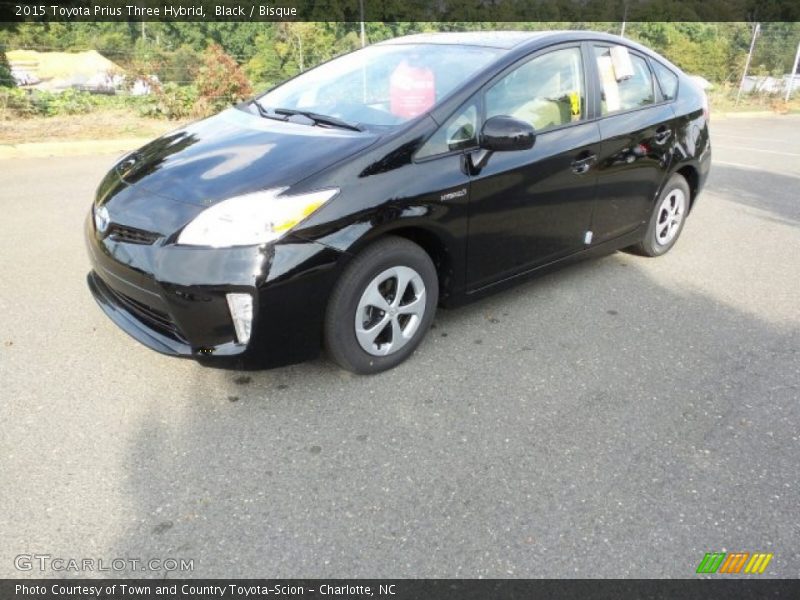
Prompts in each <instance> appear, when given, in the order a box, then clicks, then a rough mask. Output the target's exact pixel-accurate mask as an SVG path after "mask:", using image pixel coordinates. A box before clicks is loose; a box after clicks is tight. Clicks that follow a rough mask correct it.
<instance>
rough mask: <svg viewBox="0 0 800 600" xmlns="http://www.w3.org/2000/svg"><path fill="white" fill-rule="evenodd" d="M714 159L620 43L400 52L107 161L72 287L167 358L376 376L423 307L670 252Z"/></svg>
mask: <svg viewBox="0 0 800 600" xmlns="http://www.w3.org/2000/svg"><path fill="white" fill-rule="evenodd" d="M710 158H711V146H710V141H709V132H708V108H707V104H706V98H705V95H704V93H703V92H702V91H701V90H699V89H698V88H696V87H695V86H694V84H693V83H692V81H691V80H690V79H689V78H688V77H687V76H686V75H685V74H684V73H682V72H681V71H680V70H679V69H678V68H677V67H675V65H673V64H671V63H670V62H669V61H667V60H666V59H664V58H663V57H661V56H659V55H657V54H655V53H653V52H652V51H650V50H648V49H647V48H644V47H642V46H640V45H637V44H635V43H633V42H631V41H630V40H627V39H623V38H619V37H616V36H611V35H606V34H599V33H589V32H544V33H523V32H496V33H451V34H425V35H414V36H409V37H404V38H399V39H394V40H391V41H388V42H383V43H380V44H376V45H373V46H369V47H367V48H364V49H362V50H359V51H356V52H353V53H350V54H347V55H345V56H341V57H339V58H336V59H334V60H331V61H330V62H327V63H325V64H323V65H321V66H319V67H317V68H315V69H312V70H310V71H307V72H305V73H303V74H301V75H298V76H297V77H295V78H293V79H291V80H289V81H287V82H285V83H283V84H281V85H278V86H277V87H275V88H273V89H271V90H269V91H268V92H266V93H265V94H263V95H261V96H259V97H257V98H255V99H253V100H252V101H249V102H244V103H242V104H240V105H238V106H235V107H232V108H230V109H228V110H225V111H223V112H222V113H220V114H218V115H216V116H213V117H211V118H208V119H205V120H202V121H199V122H196V123H194V124H191V125H188V126H186V127H183V128H182V129H179V130H177V131H174V132H172V133H169V134H167V135H165V136H163V137H161V138H159V139H157V140H155V141H153V142H151V143H149V144H147V145H145V146H143V147H142V148H140V149H139V150H136V151H135V152H132V153H130V154H128V155H127V156H125V157H123V158H122V159H121V160H120V161H119V162H118V164H116V165H115V166H114V168H113V169H112V170H111V171H110V172H109V173H108V174H107V175H106V177H105V178H104V179H103V181H102V182H101V184H100V186H99V188H98V190H97V194H96V198H95V200H94V203H93V206H92V209H91V214H90V215H89V218H88V219H87V221H86V231H85V233H86V241H87V245H88V248H89V255H90V257H91V262H92V270H91V272H90V273H89V276H88V283H89V287H90V289H91V291H92V293H93V295H94V297H95V298H96V299H97V301H98V303H99V305H100V307H101V308H102V309H103V310H104V311H105V313H106V314H107V315H108V316H109V317H110V318H111V319H112V320H113V321H114V322H115V323H116V324H117V325H119V326H120V327H121V328H122V329H124V330H125V331H126V332H128V333H129V334H130V335H132V336H133V337H134V338H136V339H137V340H139V341H140V342H142V343H144V344H145V345H147V346H149V347H150V348H153V349H154V350H158V351H160V352H164V353H166V354H171V355H179V356H191V357H196V358H203V359H204V360H205V361H210V362H214V361H220V362H225V359H224V357H228V358H229V359H230V357H237V360H241V361H242V363H244V361H245V360H246V361H248V362H249V363H251V364H256V365H258V364H263V365H274V364H281V363H289V362H295V361H298V360H303V359H306V358H310V357H312V356H314V355H315V354H316V353H318V351H319V350H320V349H321V348H323V347H324V348H326V349H327V351H328V354H329V355H330V357H331V358H332V359H333V360H334V361H336V362H337V363H338V364H339V365H341V366H342V367H344V368H346V369H350V370H352V371H355V372H358V373H375V372H378V371H382V370H384V369H388V368H391V367H393V366H395V365H397V364H398V363H400V362H401V361H403V360H405V359H406V358H407V357H408V356H409V355H410V354H411V353H412V352H413V351H414V349H415V348H416V347H417V346H418V345H419V344H420V342H421V341H422V339H423V337H424V336H425V333H426V332H427V330H428V328H429V327H430V325H431V321H432V320H433V317H434V313H435V311H436V308H437V306H456V305H458V304H461V303H464V302H466V301H469V300H471V299H474V298H478V297H480V296H482V295H484V294H486V293H489V292H491V291H493V290H496V289H499V288H501V287H503V286H506V285H509V284H512V283H514V282H517V281H520V280H522V279H524V278H526V277H529V276H531V275H535V274H539V273H542V272H544V271H546V270H549V269H551V268H553V267H556V266H560V265H564V264H567V263H568V262H570V261H574V260H577V259H581V258H585V257H587V256H592V255H599V254H603V253H609V252H613V251H615V250H618V249H623V248H625V249H632V250H634V251H636V252H639V253H641V254H644V255H647V256H658V255H661V254H664V253H665V252H667V251H668V250H669V249H670V248H672V246H673V245H674V244H675V243H676V241H677V239H678V237H679V235H680V233H681V230H682V228H683V226H684V224H685V222H686V218H687V216H688V215H689V213H690V211H691V209H692V207H693V205H694V204H695V203H696V201H697V196H698V194H699V192H700V190H701V189H702V187H703V183H704V182H705V180H706V176H707V174H708V171H709V166H710ZM532 333H533V332H532Z"/></svg>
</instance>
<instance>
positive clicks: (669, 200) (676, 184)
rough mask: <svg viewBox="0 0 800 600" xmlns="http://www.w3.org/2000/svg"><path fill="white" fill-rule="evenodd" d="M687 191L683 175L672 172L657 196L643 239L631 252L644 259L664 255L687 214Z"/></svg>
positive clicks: (674, 240)
mask: <svg viewBox="0 0 800 600" xmlns="http://www.w3.org/2000/svg"><path fill="white" fill-rule="evenodd" d="M690 198H691V192H690V190H689V184H688V183H687V182H686V179H684V177H683V175H680V174H678V173H675V174H674V175H673V176H672V177H670V178H669V180H668V181H667V184H666V185H665V186H664V189H663V190H662V192H661V195H660V196H659V197H658V202H656V206H655V210H654V211H653V214H652V215H651V216H650V223H649V224H648V226H647V232H646V233H645V236H644V239H643V240H642V241H641V242H639V243H638V244H636V245H635V246H632V247H631V250H633V251H634V252H636V253H637V254H643V255H644V256H661V255H662V254H666V253H667V252H668V251H669V250H670V248H672V247H673V246H674V245H675V242H677V241H678V236H680V234H681V231H682V230H683V225H684V223H685V222H686V215H687V214H688V212H689V199H690Z"/></svg>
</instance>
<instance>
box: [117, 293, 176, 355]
mask: <svg viewBox="0 0 800 600" xmlns="http://www.w3.org/2000/svg"><path fill="white" fill-rule="evenodd" d="M108 289H109V290H110V291H111V293H112V294H113V295H114V298H115V299H116V300H117V302H118V303H119V304H120V306H122V308H124V309H125V310H127V311H128V312H129V313H131V314H132V315H133V316H134V317H136V318H137V319H138V320H139V321H142V322H143V323H144V324H145V325H148V326H149V327H151V328H152V329H155V330H156V331H157V332H159V333H161V334H163V335H166V336H167V337H170V338H172V339H173V340H176V341H178V342H182V343H184V344H185V343H186V338H185V337H183V334H182V333H181V331H180V329H178V326H177V325H176V324H175V322H174V321H173V320H172V319H171V318H170V316H169V315H168V314H167V313H165V312H161V311H160V310H157V309H155V308H153V307H152V306H148V305H147V304H145V303H144V302H139V301H138V300H134V299H133V298H131V297H130V296H126V295H125V294H121V293H119V292H118V291H116V290H113V289H111V288H110V287H109V288H108Z"/></svg>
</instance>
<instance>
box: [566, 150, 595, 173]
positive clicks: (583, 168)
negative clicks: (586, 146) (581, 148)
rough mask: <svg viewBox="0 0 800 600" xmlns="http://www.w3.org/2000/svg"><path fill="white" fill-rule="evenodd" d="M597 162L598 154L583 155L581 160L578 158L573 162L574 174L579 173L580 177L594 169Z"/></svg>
mask: <svg viewBox="0 0 800 600" xmlns="http://www.w3.org/2000/svg"><path fill="white" fill-rule="evenodd" d="M596 160H597V155H596V154H589V155H581V157H580V158H576V159H575V160H573V161H572V163H571V166H572V172H573V173H577V174H578V175H583V174H584V173H586V172H587V171H588V170H589V169H590V168H591V167H592V165H593V164H594V162H595V161H596Z"/></svg>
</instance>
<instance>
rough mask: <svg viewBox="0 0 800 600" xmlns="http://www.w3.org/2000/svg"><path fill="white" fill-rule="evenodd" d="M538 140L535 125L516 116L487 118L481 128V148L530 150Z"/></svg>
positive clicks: (496, 150) (503, 150) (499, 150)
mask: <svg viewBox="0 0 800 600" xmlns="http://www.w3.org/2000/svg"><path fill="white" fill-rule="evenodd" d="M535 141H536V131H535V130H534V128H533V125H531V124H530V123H526V122H525V121H520V120H519V119H515V118H514V117H506V116H502V115H501V116H497V117H491V118H490V119H487V120H486V122H485V123H484V124H483V129H481V148H483V149H484V150H490V151H493V152H506V151H510V150H528V149H529V148H533V143H534V142H535Z"/></svg>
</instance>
